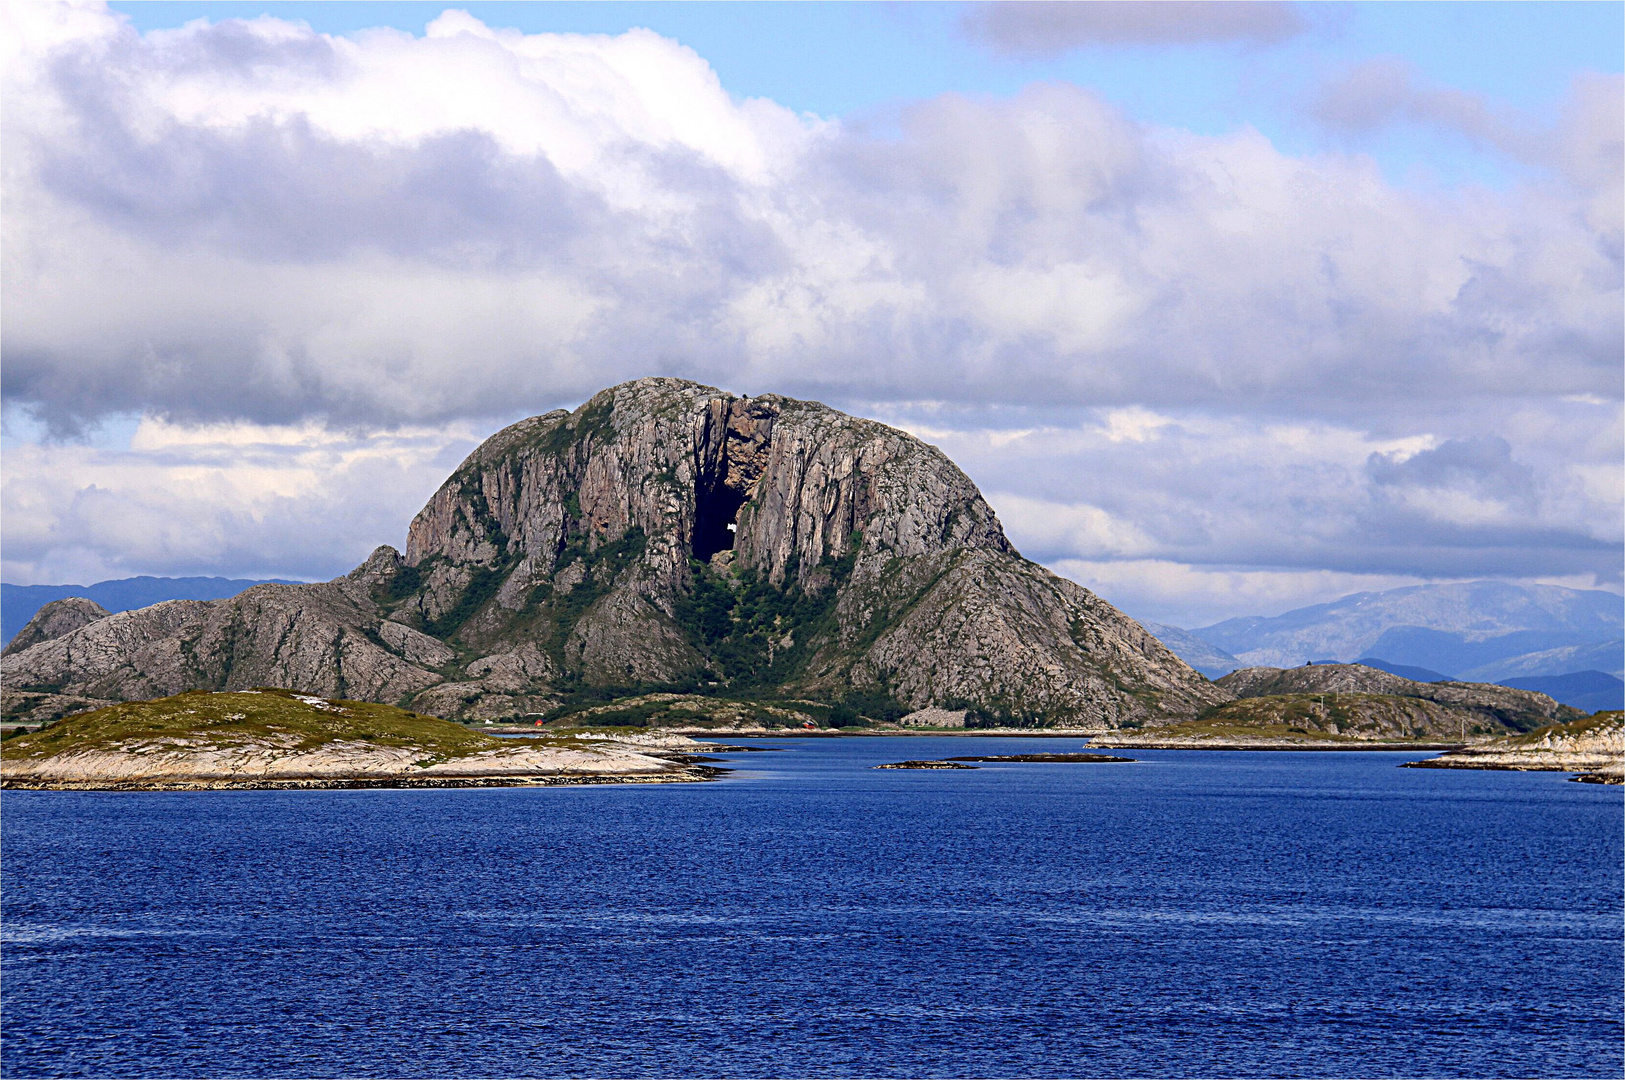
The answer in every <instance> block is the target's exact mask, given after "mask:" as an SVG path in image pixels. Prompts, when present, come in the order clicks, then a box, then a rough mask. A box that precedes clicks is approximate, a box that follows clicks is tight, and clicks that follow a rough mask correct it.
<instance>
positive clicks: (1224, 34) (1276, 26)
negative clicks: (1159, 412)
mask: <svg viewBox="0 0 1625 1080" xmlns="http://www.w3.org/2000/svg"><path fill="white" fill-rule="evenodd" d="M960 25H961V29H962V30H963V32H964V34H965V36H966V37H968V38H970V40H972V41H974V42H976V43H977V44H980V45H984V46H986V47H988V48H990V49H992V50H993V51H994V52H996V53H999V54H1001V55H1004V56H1013V57H1020V58H1024V59H1025V58H1033V57H1049V56H1059V55H1060V54H1062V53H1065V52H1069V51H1071V50H1072V49H1076V48H1080V47H1083V46H1086V45H1192V44H1206V43H1211V42H1222V43H1230V42H1245V43H1248V44H1274V43H1276V42H1279V41H1284V40H1286V39H1287V38H1290V37H1293V36H1295V35H1297V34H1299V33H1302V32H1303V30H1304V29H1305V28H1306V27H1305V23H1304V20H1303V18H1302V17H1301V16H1300V15H1299V14H1298V13H1297V11H1296V10H1294V9H1293V7H1292V6H1291V5H1290V4H1286V3H1271V2H1258V3H1245V4H1242V3H1215V2H1209V0H1092V2H1090V3H1064V2H1062V3H1052V2H1047V0H1008V2H1004V3H987V4H977V5H975V6H974V7H973V8H972V9H971V10H970V11H968V12H967V13H966V14H965V16H964V18H963V20H962V21H961V24H960Z"/></svg>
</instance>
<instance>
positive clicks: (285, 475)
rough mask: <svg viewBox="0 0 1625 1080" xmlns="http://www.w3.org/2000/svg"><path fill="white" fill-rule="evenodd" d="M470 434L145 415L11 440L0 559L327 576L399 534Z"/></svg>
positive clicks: (23, 565)
mask: <svg viewBox="0 0 1625 1080" xmlns="http://www.w3.org/2000/svg"><path fill="white" fill-rule="evenodd" d="M481 434H483V433H481ZM476 442H477V439H476V437H475V435H474V434H473V433H472V432H471V431H469V430H468V429H467V428H466V427H457V426H454V427H450V428H439V429H397V430H395V431H392V432H387V433H373V434H358V433H353V432H351V433H345V432H336V431H332V430H329V429H326V428H324V427H322V426H321V425H315V424H300V425H288V426H261V425H252V424H244V423H230V424H211V425H206V426H201V427H200V426H177V425H174V424H169V423H165V422H163V421H158V420H153V419H150V418H149V419H145V420H142V421H141V422H140V423H139V424H138V425H137V426H136V428H135V431H134V432H133V435H132V437H131V439H130V440H129V444H128V445H127V446H116V447H105V446H103V447H96V446H88V445H83V444H79V445H67V446H62V445H40V444H29V443H22V444H18V445H13V446H8V447H7V449H6V468H5V475H4V478H3V480H0V499H3V502H4V506H5V510H6V513H5V523H4V529H5V532H4V560H3V563H0V571H3V573H4V576H5V580H7V581H14V582H15V581H24V582H30V581H96V580H101V579H106V578H118V577H127V576H130V575H133V574H143V573H146V574H171V575H176V576H187V575H190V574H195V573H199V572H205V571H214V570H230V571H231V573H232V574H233V575H234V576H242V577H270V576H295V577H301V578H308V579H323V578H329V577H334V576H337V575H338V574H341V573H344V572H346V571H348V570H349V569H351V568H352V567H353V566H355V565H356V564H357V563H358V562H359V561H360V559H361V558H362V557H363V556H365V554H366V553H367V552H368V551H370V550H371V549H372V548H374V547H376V546H377V545H378V544H381V543H390V544H393V545H395V546H396V547H400V546H402V545H403V544H404V542H405V535H406V524H407V522H408V521H409V520H410V519H411V516H412V515H413V514H414V513H416V512H417V510H418V508H419V507H421V506H422V505H423V503H424V502H426V501H427V500H428V497H429V495H430V494H431V493H433V491H434V490H435V488H436V487H438V486H439V485H440V483H441V482H442V481H443V480H444V479H445V477H446V475H447V474H448V473H450V472H451V470H452V469H454V468H456V466H457V462H458V461H459V460H460V459H461V457H463V456H464V455H466V453H467V452H468V451H469V450H470V449H472V448H473V447H474V445H475V444H476Z"/></svg>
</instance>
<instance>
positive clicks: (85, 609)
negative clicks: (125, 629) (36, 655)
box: [0, 596, 109, 656]
mask: <svg viewBox="0 0 1625 1080" xmlns="http://www.w3.org/2000/svg"><path fill="white" fill-rule="evenodd" d="M108 614H109V612H108V610H107V609H106V608H104V607H102V606H101V605H100V604H98V603H96V601H94V600H90V599H87V598H86V597H83V596H69V597H65V598H63V599H61V600H53V601H51V602H50V603H49V604H46V605H45V606H44V607H42V608H40V609H39V610H38V611H37V612H35V613H34V617H33V618H32V619H29V620H28V623H27V625H25V626H24V627H23V628H22V629H21V630H19V631H17V636H16V637H14V638H12V639H11V641H9V642H7V644H6V648H5V652H3V653H0V655H3V656H10V655H11V654H12V653H14V652H22V651H23V650H24V649H27V648H31V647H33V646H35V645H38V644H39V643H40V642H42V641H52V640H54V639H56V638H59V637H62V636H63V635H64V634H71V633H73V632H74V631H75V630H77V629H79V628H80V627H81V626H89V625H90V624H91V623H93V622H95V621H96V620H97V619H105V618H107V616H108Z"/></svg>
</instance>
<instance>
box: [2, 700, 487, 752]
mask: <svg viewBox="0 0 1625 1080" xmlns="http://www.w3.org/2000/svg"><path fill="white" fill-rule="evenodd" d="M302 697H308V695H297V694H294V693H292V692H290V691H287V690H277V689H270V688H266V689H259V690H245V691H237V692H232V693H210V692H207V691H202V690H197V691H192V692H190V693H185V694H177V695H175V696H174V697H167V698H159V699H157V700H154V701H128V702H123V703H121V704H118V705H110V706H108V707H106V708H102V709H96V710H94V711H92V712H86V713H80V714H78V715H77V716H70V717H68V718H67V719H64V720H59V721H57V722H56V723H54V724H51V725H50V726H48V727H46V728H44V729H42V730H40V731H38V732H35V733H34V734H32V735H24V736H21V737H19V738H13V739H7V740H5V743H4V746H3V748H0V756H4V757H5V758H6V759H8V760H10V759H31V760H37V759H40V758H48V757H53V756H55V755H57V754H66V753H77V752H82V751H87V750H116V749H119V748H120V747H121V746H126V745H134V744H143V743H145V744H151V743H173V744H175V745H177V746H191V747H197V748H200V749H229V748H230V747H233V746H241V745H246V744H251V743H263V742H265V741H267V740H274V741H276V742H278V743H281V744H285V745H286V746H287V747H288V749H289V750H290V751H301V752H302V751H309V750H315V749H318V748H320V747H322V746H325V745H327V744H329V743H334V742H351V741H362V742H370V743H374V744H376V745H378V746H395V747H407V748H410V749H413V750H418V751H421V753H422V755H423V756H424V757H425V758H426V759H435V760H442V761H443V760H448V759H450V758H457V757H463V756H466V755H468V754H473V753H477V752H479V751H481V750H491V749H495V748H497V747H500V746H503V745H507V744H505V743H504V742H503V741H502V740H500V739H496V738H493V737H492V736H489V735H482V734H480V733H478V732H476V731H471V730H469V729H468V728H467V727H464V726H463V725H461V724H454V723H451V722H450V721H448V720H441V719H439V718H437V717H433V716H422V715H420V714H418V713H414V712H408V711H407V710H405V709H398V708H395V707H394V706H392V705H377V704H373V703H371V702H366V701H343V700H335V701H325V700H323V699H319V698H317V699H310V700H301V698H302ZM318 702H319V704H318Z"/></svg>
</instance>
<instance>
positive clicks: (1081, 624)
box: [4, 379, 1230, 728]
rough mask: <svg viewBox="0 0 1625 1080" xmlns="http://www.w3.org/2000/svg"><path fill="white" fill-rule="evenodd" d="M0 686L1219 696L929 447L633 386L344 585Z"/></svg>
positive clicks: (234, 608)
mask: <svg viewBox="0 0 1625 1080" xmlns="http://www.w3.org/2000/svg"><path fill="white" fill-rule="evenodd" d="M4 673H5V682H6V685H7V687H8V688H11V687H16V688H17V689H19V690H23V689H27V690H29V691H31V692H33V693H36V694H58V695H62V694H70V695H80V696H83V697H86V698H94V699H99V700H100V699H109V700H128V699H131V698H137V697H152V696H156V695H159V694H169V693H175V692H177V691H180V690H184V689H196V688H202V689H212V690H225V689H234V688H239V687H246V686H254V685H276V686H285V687H288V688H292V689H298V690H301V691H303V692H308V693H313V694H321V695H324V696H348V697H351V698H357V699H365V700H372V701H381V702H401V703H409V704H410V705H411V706H412V707H413V708H415V709H418V710H420V711H423V712H430V713H434V714H436V715H443V716H454V717H478V718H497V717H505V716H513V715H520V714H531V713H536V712H541V711H543V710H545V709H547V708H549V707H550V706H552V705H555V704H557V703H558V702H560V701H561V700H563V699H564V698H565V696H566V695H569V694H571V693H574V692H577V691H581V690H584V689H592V690H594V691H595V692H598V693H604V692H609V691H624V692H627V693H633V692H637V691H646V690H703V691H706V692H711V693H717V692H722V693H727V692H749V693H751V694H754V695H758V696H760V695H764V694H767V695H775V694H781V695H786V696H802V697H814V698H817V699H820V700H825V701H846V702H851V703H852V705H853V707H855V708H858V709H860V710H862V711H863V712H865V713H867V714H870V715H879V714H886V716H887V717H888V718H895V717H898V716H901V715H903V714H904V713H906V712H909V711H912V710H917V709H921V708H930V707H936V708H949V709H955V710H958V709H964V710H968V713H969V715H970V716H972V717H974V718H978V720H980V721H986V722H1003V723H1012V722H1014V723H1024V724H1063V725H1066V726H1079V725H1082V726H1089V727H1095V728H1111V727H1115V726H1118V725H1120V724H1123V723H1129V722H1132V723H1152V724H1155V723H1162V722H1167V721H1170V720H1175V719H1179V718H1181V717H1186V716H1191V715H1194V714H1195V713H1196V712H1198V711H1199V710H1201V709H1202V708H1204V707H1206V706H1209V705H1212V704H1214V703H1217V702H1219V701H1222V700H1225V699H1227V698H1228V697H1229V696H1230V695H1229V694H1228V693H1227V692H1225V691H1223V690H1220V689H1217V688H1215V687H1214V686H1213V685H1212V684H1211V683H1209V682H1208V681H1207V680H1206V679H1204V678H1202V677H1201V676H1200V675H1198V674H1197V673H1195V672H1194V671H1192V670H1191V669H1190V668H1189V667H1188V666H1186V665H1185V664H1184V662H1183V661H1181V660H1179V659H1178V658H1177V657H1176V656H1174V655H1173V653H1171V652H1169V651H1168V650H1167V649H1166V648H1165V647H1164V646H1163V645H1162V644H1161V643H1160V642H1158V641H1157V640H1156V639H1155V638H1154V637H1152V636H1151V635H1150V634H1148V633H1147V632H1146V631H1145V630H1144V629H1142V628H1141V627H1140V626H1139V625H1138V624H1137V623H1135V622H1134V621H1133V620H1131V619H1129V618H1128V617H1126V616H1124V615H1123V614H1122V613H1120V612H1118V611H1117V610H1116V609H1114V608H1112V607H1111V606H1110V605H1109V604H1106V603H1105V602H1104V601H1102V600H1100V599H1099V598H1098V597H1095V596H1094V595H1092V594H1091V593H1089V592H1088V591H1087V590H1085V589H1082V588H1080V587H1079V586H1077V585H1075V584H1073V583H1072V582H1069V581H1065V580H1063V579H1061V578H1059V577H1057V576H1055V575H1054V574H1051V573H1050V572H1048V571H1047V570H1044V569H1043V568H1042V567H1039V566H1037V565H1035V564H1033V563H1031V562H1028V561H1027V560H1025V559H1023V558H1021V556H1020V555H1019V554H1018V553H1017V552H1016V551H1015V550H1014V548H1012V546H1011V545H1010V543H1009V541H1008V540H1007V539H1006V538H1005V536H1004V532H1003V530H1002V528H1001V527H1000V525H999V522H998V519H997V517H996V516H995V514H994V513H993V510H992V508H991V507H990V506H988V504H987V503H986V501H985V500H983V498H982V497H981V494H980V492H978V491H977V489H976V486H975V485H974V484H973V483H972V482H971V481H970V479H969V478H968V477H966V476H965V474H964V473H963V472H961V471H960V470H959V469H958V468H957V467H955V466H954V464H953V463H952V462H951V461H949V460H948V459H947V458H946V457H945V456H944V455H943V454H942V453H941V452H940V451H938V450H937V449H935V448H934V447H931V446H929V445H927V444H925V443H923V442H921V441H920V440H918V439H915V438H913V437H912V436H910V435H908V434H906V433H904V432H901V431H898V430H896V429H894V428H889V427H886V426H885V425H882V424H878V423H874V422H872V421H868V420H862V419H857V418H854V417H850V416H846V415H843V414H841V413H839V412H836V411H835V410H833V409H829V408H827V407H825V406H823V405H820V404H817V403H815V402H805V401H796V400H792V399H789V398H783V397H779V396H776V395H766V396H762V397H757V398H740V397H735V396H733V395H730V394H726V393H724V392H722V391H719V390H715V389H713V388H710V387H706V386H701V385H698V384H696V383H691V382H684V381H681V380H676V379H640V380H638V381H636V382H631V383H626V384H623V385H621V386H617V387H613V388H611V389H609V390H605V391H603V392H602V393H599V394H597V395H596V396H594V397H593V398H592V399H591V400H590V401H588V402H587V403H586V404H585V405H583V406H581V407H580V408H578V409H576V410H575V411H574V412H564V411H562V410H561V411H556V412H552V413H548V414H546V415H543V416H537V417H532V418H530V419H528V420H523V421H521V422H519V423H517V424H514V425H512V426H511V427H508V428H506V429H504V430H503V431H500V432H498V433H497V434H496V435H493V436H492V437H491V438H490V439H488V440H486V442H485V443H484V444H483V445H481V446H480V447H479V448H478V449H477V450H476V451H475V452H474V453H473V454H471V455H470V456H469V457H468V459H467V460H466V461H464V462H463V463H462V465H461V466H460V467H459V468H458V469H457V470H456V472H455V473H453V474H452V476H451V477H450V478H449V479H448V480H447V481H446V482H445V484H443V485H442V486H441V488H440V489H439V490H438V491H437V492H436V493H435V494H434V496H433V497H432V498H431V499H430V500H429V502H428V504H427V505H426V506H425V507H424V508H423V510H422V511H421V512H420V513H419V514H418V515H417V516H416V517H415V518H414V519H413V521H412V523H411V527H410V529H409V531H408V537H407V545H406V551H405V554H404V555H402V554H400V553H397V552H395V551H394V550H393V549H390V548H380V549H378V550H377V551H376V552H374V553H373V555H372V556H371V557H370V558H369V559H368V560H367V562H366V563H364V564H363V565H362V566H361V567H359V568H357V569H356V570H355V571H353V572H352V573H350V574H349V575H347V576H346V577H344V578H340V579H338V580H336V581H333V582H327V583H325V584H319V585H297V586H287V585H280V586H279V585H263V586H259V587H257V588H254V589H250V590H248V591H247V592H245V593H243V594H241V595H240V596H237V597H233V598H231V599H229V600H218V601H211V602H208V603H190V602H178V601H177V602H171V603H169V604H159V605H156V606H154V607H152V608H147V609H143V610H141V611H135V612H126V613H123V614H121V615H117V616H111V617H109V618H106V619H101V620H98V621H97V622H95V623H91V624H89V625H86V626H83V627H80V628H78V629H77V630H74V631H72V632H71V633H68V634H66V635H63V636H61V637H57V638H55V639H53V640H49V641H42V642H39V643H38V644H35V645H33V646H31V647H29V648H27V649H24V650H21V651H19V652H17V653H16V654H14V655H11V656H8V657H7V658H6V661H5V664H4Z"/></svg>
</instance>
